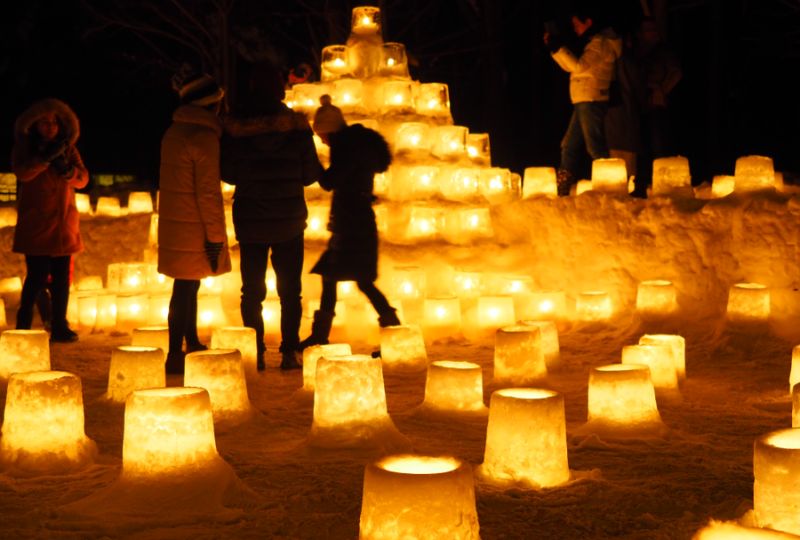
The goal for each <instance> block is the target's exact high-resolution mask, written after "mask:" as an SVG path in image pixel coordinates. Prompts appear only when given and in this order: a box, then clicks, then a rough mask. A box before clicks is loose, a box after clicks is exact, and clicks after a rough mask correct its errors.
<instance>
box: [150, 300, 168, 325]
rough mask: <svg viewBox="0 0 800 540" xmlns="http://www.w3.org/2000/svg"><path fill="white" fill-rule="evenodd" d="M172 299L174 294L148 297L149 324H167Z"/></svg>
mask: <svg viewBox="0 0 800 540" xmlns="http://www.w3.org/2000/svg"><path fill="white" fill-rule="evenodd" d="M171 299H172V294H170V293H159V294H151V295H150V296H148V297H147V304H148V312H147V324H151V325H160V324H166V323H167V319H168V318H169V302H170V300H171Z"/></svg>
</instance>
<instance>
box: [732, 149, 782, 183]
mask: <svg viewBox="0 0 800 540" xmlns="http://www.w3.org/2000/svg"><path fill="white" fill-rule="evenodd" d="M733 176H734V189H735V191H739V192H743V191H744V192H747V191H761V190H765V189H775V168H774V167H773V165H772V158H768V157H765V156H744V157H740V158H739V159H737V160H736V168H735V170H734V173H733Z"/></svg>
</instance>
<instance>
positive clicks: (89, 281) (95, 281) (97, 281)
mask: <svg viewBox="0 0 800 540" xmlns="http://www.w3.org/2000/svg"><path fill="white" fill-rule="evenodd" d="M102 288H103V278H101V277H100V276H85V277H82V278H81V279H80V280H78V290H79V291H99V290H101V289H102Z"/></svg>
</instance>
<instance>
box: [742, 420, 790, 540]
mask: <svg viewBox="0 0 800 540" xmlns="http://www.w3.org/2000/svg"><path fill="white" fill-rule="evenodd" d="M753 476H755V482H754V484H753V513H754V517H755V521H756V524H757V525H758V526H759V527H765V528H769V529H776V530H779V531H784V532H788V533H792V534H800V513H798V511H797V508H798V507H800V489H798V487H797V478H800V429H797V428H791V429H782V430H779V431H773V432H771V433H767V434H766V435H762V436H761V437H759V438H757V439H756V441H755V444H754V448H753Z"/></svg>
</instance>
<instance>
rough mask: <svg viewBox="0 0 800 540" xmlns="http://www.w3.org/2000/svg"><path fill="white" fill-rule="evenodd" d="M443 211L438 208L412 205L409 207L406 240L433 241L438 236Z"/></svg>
mask: <svg viewBox="0 0 800 540" xmlns="http://www.w3.org/2000/svg"><path fill="white" fill-rule="evenodd" d="M443 215H444V211H443V210H442V209H441V208H439V207H433V206H421V205H414V206H412V207H411V212H410V217H409V220H408V226H407V227H406V238H407V239H408V240H434V239H436V238H437V237H438V236H439V229H440V223H441V220H442V217H443Z"/></svg>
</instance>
